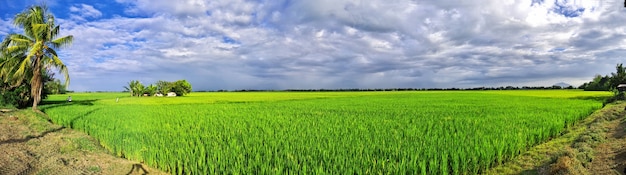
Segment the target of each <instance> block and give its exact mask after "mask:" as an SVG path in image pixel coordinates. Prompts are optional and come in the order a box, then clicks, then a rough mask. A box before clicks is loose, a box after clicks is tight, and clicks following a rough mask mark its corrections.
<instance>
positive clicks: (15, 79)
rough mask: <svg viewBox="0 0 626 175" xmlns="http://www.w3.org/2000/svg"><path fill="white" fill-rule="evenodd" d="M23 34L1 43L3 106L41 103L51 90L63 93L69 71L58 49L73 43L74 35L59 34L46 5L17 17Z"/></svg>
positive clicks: (15, 23)
mask: <svg viewBox="0 0 626 175" xmlns="http://www.w3.org/2000/svg"><path fill="white" fill-rule="evenodd" d="M13 24H14V25H15V27H17V28H19V29H21V30H22V31H23V33H11V34H8V35H7V36H5V38H4V39H2V42H1V43H0V80H1V82H0V83H1V84H0V93H2V95H1V98H0V105H2V106H15V107H26V106H29V105H32V109H33V110H34V111H38V109H37V105H38V104H39V102H41V99H43V98H45V97H46V95H47V94H49V93H63V92H64V91H65V87H67V86H68V85H69V80H70V77H69V74H68V70H67V67H66V66H65V64H63V61H61V59H59V56H58V55H57V50H58V49H60V48H63V47H66V46H69V45H70V44H71V43H72V41H73V36H72V35H68V36H62V37H61V36H59V33H60V26H59V25H57V24H55V18H54V16H53V15H52V13H50V12H49V11H48V9H47V8H46V7H45V6H31V7H28V8H27V9H25V10H24V11H22V12H20V13H18V14H17V15H15V17H14V18H13ZM53 70H58V72H59V73H61V74H62V75H64V78H65V83H63V84H61V82H60V81H59V80H57V79H54V73H52V72H53Z"/></svg>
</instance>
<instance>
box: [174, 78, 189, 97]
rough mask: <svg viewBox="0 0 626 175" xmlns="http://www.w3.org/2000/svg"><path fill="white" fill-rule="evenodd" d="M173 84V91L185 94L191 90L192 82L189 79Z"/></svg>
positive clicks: (181, 94)
mask: <svg viewBox="0 0 626 175" xmlns="http://www.w3.org/2000/svg"><path fill="white" fill-rule="evenodd" d="M173 84H174V86H173V88H172V92H175V93H176V94H177V95H180V96H183V95H187V94H189V93H190V92H191V84H189V82H187V80H178V81H176V82H174V83H173Z"/></svg>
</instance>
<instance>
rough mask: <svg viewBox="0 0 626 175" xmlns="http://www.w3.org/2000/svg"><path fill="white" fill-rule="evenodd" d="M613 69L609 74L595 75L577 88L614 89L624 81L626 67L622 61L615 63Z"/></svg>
mask: <svg viewBox="0 0 626 175" xmlns="http://www.w3.org/2000/svg"><path fill="white" fill-rule="evenodd" d="M615 69H616V71H615V72H612V73H611V74H610V75H605V76H602V75H596V76H595V77H594V78H593V80H591V81H590V82H587V83H584V84H582V85H581V86H579V87H578V88H579V89H584V90H586V91H615V90H616V89H617V86H618V85H620V84H625V83H626V69H625V68H624V66H623V65H622V63H620V64H617V66H615Z"/></svg>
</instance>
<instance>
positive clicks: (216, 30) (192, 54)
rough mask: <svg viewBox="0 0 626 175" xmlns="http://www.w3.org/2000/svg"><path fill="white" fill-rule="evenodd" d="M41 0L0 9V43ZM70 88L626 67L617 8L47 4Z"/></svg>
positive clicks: (240, 0)
mask: <svg viewBox="0 0 626 175" xmlns="http://www.w3.org/2000/svg"><path fill="white" fill-rule="evenodd" d="M41 2H42V1H41V0H37V1H34V0H26V1H17V0H0V37H4V36H5V35H6V34H8V33H12V32H21V31H20V30H19V29H16V28H14V27H13V25H12V23H11V22H12V21H11V20H12V18H13V16H14V15H15V14H17V13H19V12H20V11H22V10H24V9H25V8H26V7H27V6H29V5H32V4H39V3H41ZM44 2H45V4H47V6H49V9H50V10H51V11H52V12H53V13H54V15H55V16H56V18H57V23H58V24H60V25H61V30H62V35H74V37H75V40H74V44H73V45H72V46H71V47H69V48H64V49H62V50H61V51H60V52H59V54H60V56H61V59H62V60H63V61H64V62H65V64H66V65H67V66H68V68H69V71H70V77H71V80H72V81H71V84H70V87H69V89H71V90H76V91H121V90H122V89H123V88H122V86H124V85H125V84H126V83H127V82H129V81H130V80H140V81H141V82H143V83H144V84H150V83H154V82H156V81H157V80H167V81H175V80H178V79H186V80H188V81H189V82H190V83H191V84H192V85H193V88H194V90H218V89H229V90H233V89H318V88H396V87H397V88H436V87H438V88H445V87H461V88H463V87H481V86H508V85H513V86H551V85H553V84H555V83H558V82H566V83H569V84H572V85H580V84H582V83H583V82H587V81H590V80H591V79H592V77H593V76H594V75H596V74H603V75H604V74H608V73H610V72H612V71H614V69H615V68H614V67H615V65H616V64H618V63H623V62H624V60H626V59H624V57H626V43H625V42H626V41H625V40H624V39H626V8H624V7H623V1H617V0H570V1H562V0H556V1H554V0H552V1H551V0H491V1H489V0H485V1H451V0H443V1H441V0H367V1H364V0H300V1H291V0H273V1H265V0H259V1H254V0H210V1H209V0H181V1H170V0H115V1H96V0H47V1H44Z"/></svg>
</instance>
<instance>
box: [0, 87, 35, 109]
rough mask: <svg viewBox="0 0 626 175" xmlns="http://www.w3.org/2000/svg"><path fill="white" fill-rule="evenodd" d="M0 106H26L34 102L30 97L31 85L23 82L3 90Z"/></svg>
mask: <svg viewBox="0 0 626 175" xmlns="http://www.w3.org/2000/svg"><path fill="white" fill-rule="evenodd" d="M1 93H2V98H0V106H3V107H15V108H24V107H26V106H28V105H30V104H31V103H32V100H31V98H30V86H28V84H23V85H20V86H18V87H15V88H11V89H3V90H2V92H1Z"/></svg>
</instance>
